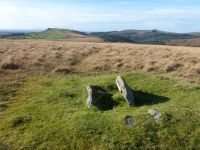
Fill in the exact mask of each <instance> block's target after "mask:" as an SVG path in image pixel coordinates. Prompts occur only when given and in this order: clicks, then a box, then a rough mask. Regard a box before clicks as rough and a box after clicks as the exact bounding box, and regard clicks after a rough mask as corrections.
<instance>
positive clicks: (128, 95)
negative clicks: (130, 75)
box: [116, 76, 135, 106]
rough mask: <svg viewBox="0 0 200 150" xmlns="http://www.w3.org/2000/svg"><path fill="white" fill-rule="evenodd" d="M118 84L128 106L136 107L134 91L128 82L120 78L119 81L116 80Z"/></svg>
mask: <svg viewBox="0 0 200 150" xmlns="http://www.w3.org/2000/svg"><path fill="white" fill-rule="evenodd" d="M116 84H117V87H118V89H119V91H120V92H121V94H122V96H123V97H124V99H125V100H126V101H127V102H128V104H129V105H130V106H134V105H135V98H134V96H133V91H132V89H131V88H130V87H129V86H128V84H127V83H126V81H125V80H124V79H123V78H122V77H121V76H118V77H117V79H116Z"/></svg>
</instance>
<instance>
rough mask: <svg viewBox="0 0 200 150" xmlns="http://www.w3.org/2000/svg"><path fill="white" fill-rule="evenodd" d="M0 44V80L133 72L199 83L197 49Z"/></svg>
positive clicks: (31, 42)
mask: <svg viewBox="0 0 200 150" xmlns="http://www.w3.org/2000/svg"><path fill="white" fill-rule="evenodd" d="M0 45H1V47H0V82H1V80H2V79H4V78H7V77H10V78H13V77H15V76H16V74H17V75H19V74H22V75H23V76H24V75H25V76H26V75H31V74H49V73H54V72H60V73H67V74H68V73H84V74H85V73H86V74H88V73H96V72H99V73H102V72H118V71H136V72H151V73H153V74H157V75H165V76H168V77H172V76H173V77H180V78H184V79H187V80H190V81H194V82H199V83H200V49H199V48H191V47H172V46H156V45H139V44H127V43H96V42H94V43H92V42H65V41H47V40H0ZM12 66H17V68H16V67H14V68H13V67H12Z"/></svg>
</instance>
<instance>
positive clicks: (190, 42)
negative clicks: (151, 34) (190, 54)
mask: <svg viewBox="0 0 200 150" xmlns="http://www.w3.org/2000/svg"><path fill="white" fill-rule="evenodd" d="M166 45H172V46H194V47H199V46H200V38H196V39H178V40H170V41H168V42H166Z"/></svg>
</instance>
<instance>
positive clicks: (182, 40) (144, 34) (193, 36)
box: [0, 28, 200, 47]
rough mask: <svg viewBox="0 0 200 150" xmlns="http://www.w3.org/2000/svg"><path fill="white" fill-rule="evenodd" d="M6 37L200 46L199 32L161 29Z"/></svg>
mask: <svg viewBox="0 0 200 150" xmlns="http://www.w3.org/2000/svg"><path fill="white" fill-rule="evenodd" d="M0 38H4V39H5V38H6V39H37V40H38V39H45V40H63V41H71V42H72V41H73V42H126V43H137V44H157V45H176V46H194V47H195V46H200V44H199V39H198V38H200V34H199V32H194V33H172V32H165V31H160V30H122V31H111V32H89V33H86V32H80V31H75V30H69V29H58V28H48V29H47V30H44V31H41V32H32V33H26V32H0Z"/></svg>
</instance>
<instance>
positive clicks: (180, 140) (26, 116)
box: [0, 73, 200, 150]
mask: <svg viewBox="0 0 200 150" xmlns="http://www.w3.org/2000/svg"><path fill="white" fill-rule="evenodd" d="M116 76H117V74H111V75H101V76H100V75H96V76H76V75H72V76H41V77H32V78H27V79H20V80H18V81H12V82H9V83H4V84H1V86H0V101H9V104H8V107H7V108H6V109H4V110H2V111H0V149H6V148H11V149H103V150H104V149H148V150H150V149H152V150H153V149H163V150H165V149H173V150H176V149H180V150H182V149H191V150H192V149H194V150H199V149H200V119H199V118H200V85H198V84H191V83H186V82H182V81H177V80H175V79H167V78H162V77H158V76H152V75H145V74H138V73H123V74H122V76H123V77H124V78H125V79H126V81H127V82H128V84H129V85H130V86H131V87H132V88H133V89H134V91H135V96H136V99H137V100H138V101H139V102H138V105H137V107H128V106H127V103H126V102H125V100H123V98H122V97H121V95H120V94H119V92H118V91H117V87H116V85H115V78H116ZM88 84H92V85H97V86H100V87H101V88H103V89H105V90H106V91H107V92H108V93H110V94H111V96H112V99H113V100H114V101H116V102H117V103H118V105H117V106H115V107H114V108H113V109H110V110H107V111H102V110H98V109H97V108H95V107H93V108H91V109H88V108H87V107H86V98H87V91H86V86H87V85H88ZM151 108H153V109H156V110H159V111H160V112H161V113H162V117H161V120H160V122H159V124H157V123H155V122H154V121H153V119H152V118H151V117H150V116H149V115H148V114H147V111H148V109H151ZM126 115H131V116H133V118H134V125H133V127H132V128H127V127H126V126H125V125H124V122H123V119H124V117H125V116H126Z"/></svg>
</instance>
